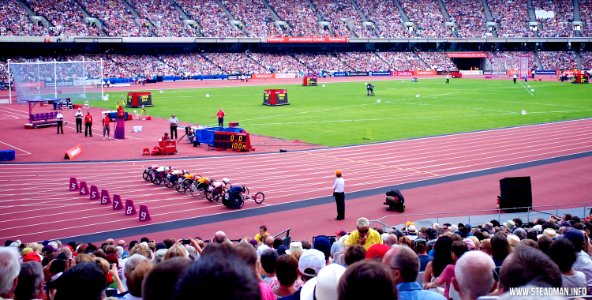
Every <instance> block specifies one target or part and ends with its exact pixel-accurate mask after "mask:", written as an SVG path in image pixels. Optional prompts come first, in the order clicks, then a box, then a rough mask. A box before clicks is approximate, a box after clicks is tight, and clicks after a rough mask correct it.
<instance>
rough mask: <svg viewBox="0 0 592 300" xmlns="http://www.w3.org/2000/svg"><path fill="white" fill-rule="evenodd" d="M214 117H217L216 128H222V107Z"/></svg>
mask: <svg viewBox="0 0 592 300" xmlns="http://www.w3.org/2000/svg"><path fill="white" fill-rule="evenodd" d="M216 116H217V117H218V126H220V127H224V111H223V110H222V107H220V109H219V110H218V112H217V113H216Z"/></svg>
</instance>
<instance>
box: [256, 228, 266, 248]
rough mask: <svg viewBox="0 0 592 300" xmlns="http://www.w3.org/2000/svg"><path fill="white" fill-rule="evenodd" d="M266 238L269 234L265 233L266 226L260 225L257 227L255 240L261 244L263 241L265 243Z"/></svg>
mask: <svg viewBox="0 0 592 300" xmlns="http://www.w3.org/2000/svg"><path fill="white" fill-rule="evenodd" d="M268 236H269V232H267V226H265V225H261V226H259V233H257V234H256V235H255V240H257V242H258V243H259V244H261V243H263V241H265V238H266V237H268Z"/></svg>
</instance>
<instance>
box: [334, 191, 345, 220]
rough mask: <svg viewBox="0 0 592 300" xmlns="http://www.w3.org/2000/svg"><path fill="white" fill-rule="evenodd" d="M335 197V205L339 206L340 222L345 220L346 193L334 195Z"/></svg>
mask: <svg viewBox="0 0 592 300" xmlns="http://www.w3.org/2000/svg"><path fill="white" fill-rule="evenodd" d="M333 197H335V204H337V218H336V219H339V220H343V219H345V193H333Z"/></svg>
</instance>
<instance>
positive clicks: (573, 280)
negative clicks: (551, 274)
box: [549, 238, 588, 288]
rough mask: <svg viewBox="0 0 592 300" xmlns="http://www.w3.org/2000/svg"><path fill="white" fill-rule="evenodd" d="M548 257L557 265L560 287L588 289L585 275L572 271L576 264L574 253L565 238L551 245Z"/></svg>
mask: <svg viewBox="0 0 592 300" xmlns="http://www.w3.org/2000/svg"><path fill="white" fill-rule="evenodd" d="M549 257H551V259H552V260H553V262H555V263H556V264H557V266H558V267H559V270H560V271H561V282H562V285H561V286H562V287H578V288H588V284H587V283H586V275H584V273H582V272H580V271H576V270H574V269H573V264H574V263H575V262H576V251H575V247H574V245H573V244H572V242H571V241H570V240H568V239H566V238H560V239H557V240H555V241H553V243H552V244H551V249H549Z"/></svg>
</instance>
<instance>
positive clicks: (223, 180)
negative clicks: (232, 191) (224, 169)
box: [222, 178, 230, 184]
mask: <svg viewBox="0 0 592 300" xmlns="http://www.w3.org/2000/svg"><path fill="white" fill-rule="evenodd" d="M222 182H224V184H228V183H229V182H230V180H228V178H222Z"/></svg>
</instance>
